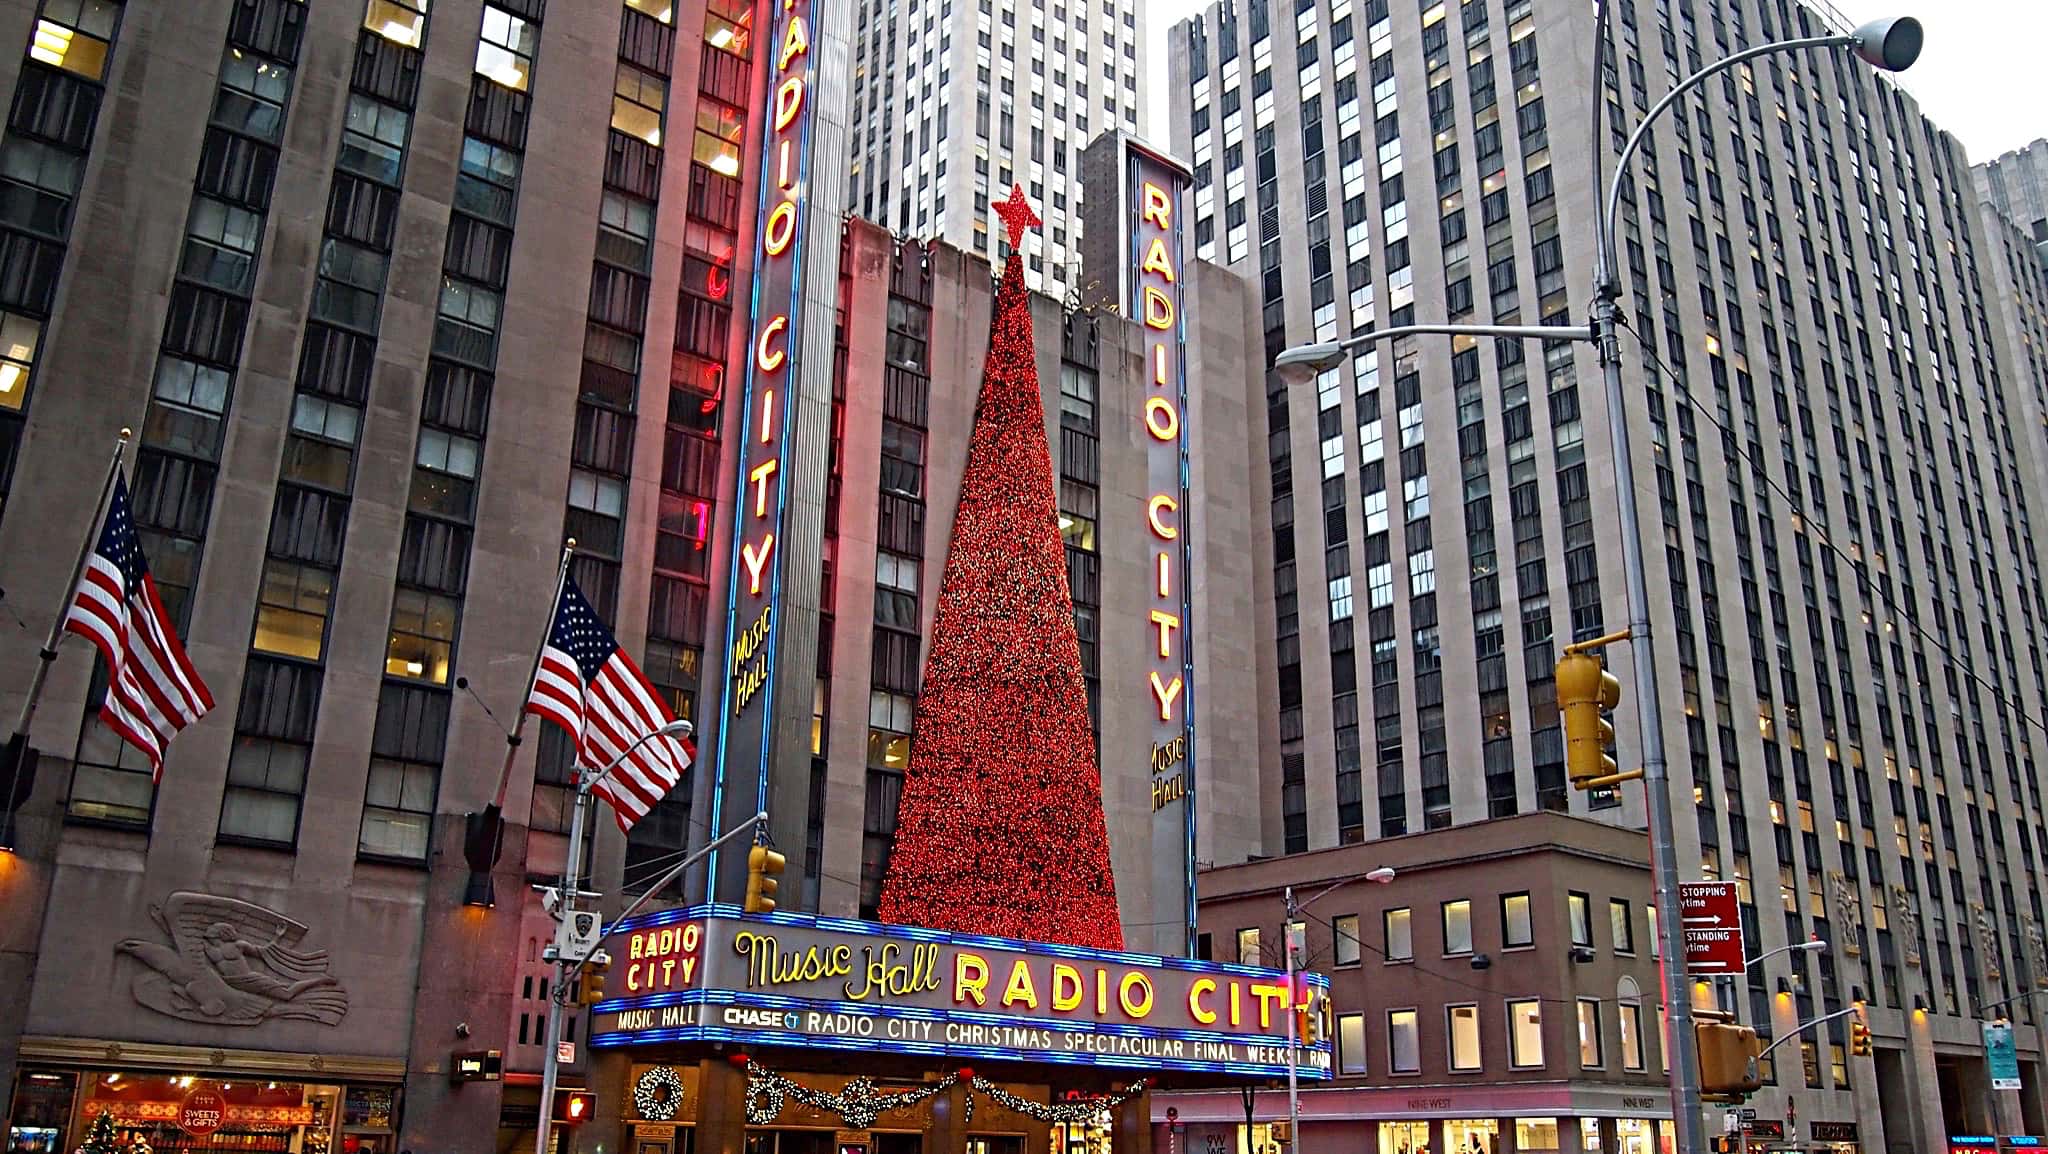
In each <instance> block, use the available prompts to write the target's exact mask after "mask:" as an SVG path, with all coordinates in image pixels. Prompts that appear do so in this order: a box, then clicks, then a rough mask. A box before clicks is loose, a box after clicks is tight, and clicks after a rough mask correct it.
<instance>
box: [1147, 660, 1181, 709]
mask: <svg viewBox="0 0 2048 1154" xmlns="http://www.w3.org/2000/svg"><path fill="white" fill-rule="evenodd" d="M1181 688H1182V687H1181V683H1180V678H1178V677H1176V678H1174V679H1173V680H1172V681H1170V682H1169V681H1161V680H1159V674H1158V673H1157V672H1154V673H1153V674H1152V696H1153V697H1156V698H1158V699H1159V720H1161V721H1172V720H1173V703H1174V701H1175V700H1176V699H1178V698H1179V697H1180V691H1181Z"/></svg>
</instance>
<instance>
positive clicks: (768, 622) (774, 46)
mask: <svg viewBox="0 0 2048 1154" xmlns="http://www.w3.org/2000/svg"><path fill="white" fill-rule="evenodd" d="M766 6H767V8H768V10H769V12H770V17H769V20H768V21H767V23H768V24H769V29H770V32H771V35H770V37H769V39H768V41H767V43H768V45H769V46H770V55H769V57H768V77H767V92H766V101H765V107H766V109H767V113H768V116H767V123H766V125H765V126H764V128H763V132H762V138H761V158H760V160H761V164H760V172H761V181H760V185H761V200H760V209H759V212H758V214H757V217H756V219H757V221H758V228H757V235H756V238H755V239H756V244H757V249H756V252H755V261H754V281H753V299H752V307H751V311H750V314H749V315H750V318H751V320H750V326H751V327H750V330H749V336H748V341H747V350H746V391H745V394H744V401H743V403H742V405H741V409H740V412H741V424H740V426H739V442H740V444H739V473H738V482H739V483H738V491H737V492H736V494H735V499H734V502H733V506H734V508H733V518H734V526H733V556H732V568H731V572H730V574H729V576H728V579H727V583H726V591H727V592H726V621H725V636H726V659H725V662H724V667H725V668H724V678H725V692H724V695H723V697H722V700H723V702H724V708H725V711H726V716H725V718H724V721H723V723H722V724H720V726H719V731H718V732H719V737H718V741H719V757H718V768H717V781H716V784H715V785H714V787H713V794H712V822H713V825H712V832H713V833H714V834H715V833H717V832H718V828H719V825H720V824H722V823H721V822H720V820H719V819H720V817H721V816H722V814H723V806H724V791H725V788H726V767H727V765H728V764H731V765H733V766H737V767H744V768H745V769H751V770H752V771H753V775H754V777H755V781H756V788H757V793H756V797H757V798H759V799H760V800H761V801H763V802H765V800H766V798H767V793H768V771H769V763H770V751H771V745H772V739H771V732H772V728H773V724H774V720H773V719H774V696H775V676H774V672H775V653H776V649H777V647H778V637H777V634H778V631H779V627H780V625H781V617H782V613H781V599H782V568H783V567H782V561H781V556H780V554H781V553H782V552H783V551H784V550H783V540H782V537H783V524H784V510H785V507H786V506H787V504H788V501H789V492H788V476H787V473H788V470H787V468H786V467H785V465H786V462H787V461H788V458H789V449H790V446H791V444H792V441H791V437H790V434H791V428H790V426H791V423H792V419H793V417H794V415H795V412H796V405H795V401H796V387H797V369H798V364H799V359H800V358H799V349H800V347H801V344H800V342H801V337H802V332H801V329H802V307H803V287H804V286H803V264H804V238H805V236H806V231H807V222H808V218H809V215H810V211H809V210H810V204H809V188H808V180H809V174H810V158H811V129H812V124H811V120H812V104H813V103H814V96H813V93H812V88H813V85H814V83H815V76H816V63H815V59H814V57H815V53H814V52H813V51H812V48H813V45H814V43H815V37H816V30H817V25H816V12H815V8H816V0H766Z"/></svg>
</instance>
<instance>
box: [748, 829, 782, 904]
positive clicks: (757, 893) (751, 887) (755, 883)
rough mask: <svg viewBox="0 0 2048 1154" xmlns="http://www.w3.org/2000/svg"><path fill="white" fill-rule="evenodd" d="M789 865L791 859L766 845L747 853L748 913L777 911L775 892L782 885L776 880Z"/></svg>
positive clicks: (756, 847)
mask: <svg viewBox="0 0 2048 1154" xmlns="http://www.w3.org/2000/svg"><path fill="white" fill-rule="evenodd" d="M787 864H789V859H787V858H785V857H783V856H782V855H781V854H779V853H776V852H775V851H774V850H772V849H769V848H768V847H767V846H765V845H757V846H755V847H754V848H753V849H750V850H748V851H747V904H746V911H747V912H748V913H750V914H766V913H773V912H774V911H775V891H776V890H777V889H779V888H781V884H782V883H780V882H778V881H776V880H775V879H776V877H777V876H778V875H779V874H781V873H782V868H783V867H784V866H785V865H787Z"/></svg>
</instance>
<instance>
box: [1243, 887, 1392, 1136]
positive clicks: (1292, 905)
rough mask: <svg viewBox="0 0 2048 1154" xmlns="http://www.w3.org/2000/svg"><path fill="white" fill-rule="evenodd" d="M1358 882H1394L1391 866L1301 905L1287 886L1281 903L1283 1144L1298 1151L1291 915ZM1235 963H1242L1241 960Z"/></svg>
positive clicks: (1320, 893)
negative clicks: (1284, 990) (1284, 1056)
mask: <svg viewBox="0 0 2048 1154" xmlns="http://www.w3.org/2000/svg"><path fill="white" fill-rule="evenodd" d="M1361 878H1362V879H1363V880H1365V881H1369V882H1372V883H1373V884H1374V885H1382V886H1383V885H1386V884H1387V883H1388V882H1391V881H1393V880H1394V869H1393V867H1392V866H1380V867H1378V868H1376V869H1371V870H1367V871H1366V872H1365V873H1363V874H1360V875H1358V876H1357V877H1344V878H1338V879H1337V880H1336V881H1333V882H1331V883H1330V884H1329V885H1326V886H1324V887H1323V888H1322V889H1321V890H1318V891H1317V892H1316V893H1315V894H1314V895H1312V896H1311V897H1310V898H1309V899H1308V900H1307V901H1305V902H1300V903H1296V902H1295V900H1294V887H1293V886H1288V887H1287V889H1286V891H1285V894H1284V901H1285V903H1286V907H1287V918H1286V920H1285V921H1283V922H1281V923H1280V952H1281V953H1282V954H1285V955H1286V956H1287V1141H1288V1145H1289V1147H1290V1148H1291V1149H1295V1150H1299V1149H1301V1086H1300V1083H1299V1080H1298V1078H1297V1076H1296V1074H1295V1056H1294V1048H1295V1044H1296V1038H1295V1030H1294V1028H1295V1016H1294V1009H1295V1001H1294V997H1295V994H1296V992H1297V991H1296V989H1295V984H1294V970H1295V964H1296V961H1295V957H1294V949H1295V942H1294V921H1295V915H1297V914H1299V913H1301V911H1303V910H1305V909H1307V908H1308V907H1310V906H1312V905H1314V904H1315V903H1316V902H1317V901H1319V900H1321V899H1322V898H1323V896H1324V895H1326V894H1328V893H1329V892H1330V891H1332V890H1334V889H1336V888H1338V887H1339V886H1346V885H1350V884H1351V883H1352V882H1355V881H1358V880H1360V879H1361ZM1303 930H1304V933H1303V936H1304V937H1306V936H1307V934H1306V926H1304V927H1303ZM1335 932H1336V931H1335V929H1334V928H1333V929H1332V930H1331V933H1333V934H1334V933H1335ZM1239 960H1240V961H1242V960H1243V959H1239ZM1245 1101H1246V1103H1247V1104H1249V1103H1250V1101H1251V1099H1250V1098H1249V1097H1247V1098H1246V1099H1245ZM1247 1124H1249V1118H1247ZM1245 1142H1246V1144H1247V1145H1249V1144H1250V1142H1251V1131H1250V1130H1246V1131H1245Z"/></svg>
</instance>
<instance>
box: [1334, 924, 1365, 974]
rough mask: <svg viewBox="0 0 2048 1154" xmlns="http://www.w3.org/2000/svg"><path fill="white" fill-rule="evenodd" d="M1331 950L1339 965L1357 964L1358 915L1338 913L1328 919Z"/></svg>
mask: <svg viewBox="0 0 2048 1154" xmlns="http://www.w3.org/2000/svg"><path fill="white" fill-rule="evenodd" d="M1330 934H1331V939H1332V950H1333V955H1334V957H1335V959H1336V962H1337V964H1338V965H1340V966H1355V965H1357V964H1358V958H1359V951H1358V940H1359V939H1358V915H1357V914H1339V915H1337V916H1336V917H1334V918H1332V919H1330Z"/></svg>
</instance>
